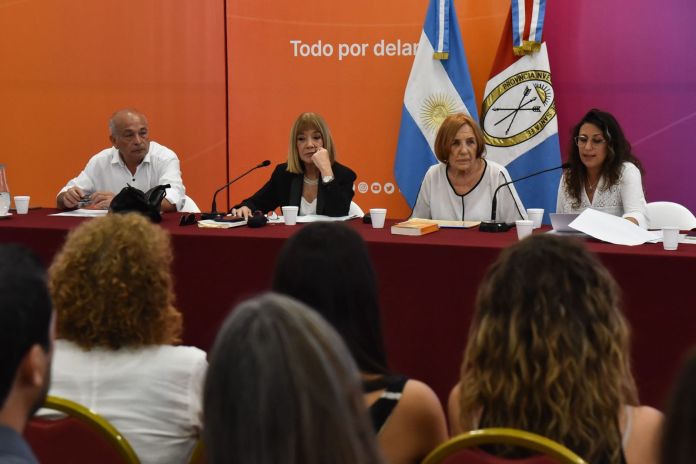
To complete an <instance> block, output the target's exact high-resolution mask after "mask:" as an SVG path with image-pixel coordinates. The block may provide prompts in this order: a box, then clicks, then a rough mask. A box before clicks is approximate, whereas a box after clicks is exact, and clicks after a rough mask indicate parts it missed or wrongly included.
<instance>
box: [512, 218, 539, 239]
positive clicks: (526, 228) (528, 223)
mask: <svg viewBox="0 0 696 464" xmlns="http://www.w3.org/2000/svg"><path fill="white" fill-rule="evenodd" d="M515 226H516V227H517V238H518V239H519V240H522V239H523V238H525V237H527V236H529V235H532V230H533V229H534V221H532V220H529V219H520V220H519V221H515Z"/></svg>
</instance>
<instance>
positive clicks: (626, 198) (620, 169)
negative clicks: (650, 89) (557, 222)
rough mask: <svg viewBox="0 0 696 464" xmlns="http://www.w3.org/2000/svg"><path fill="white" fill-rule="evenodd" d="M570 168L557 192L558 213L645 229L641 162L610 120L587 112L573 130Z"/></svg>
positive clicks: (591, 111)
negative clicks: (606, 217) (597, 214)
mask: <svg viewBox="0 0 696 464" xmlns="http://www.w3.org/2000/svg"><path fill="white" fill-rule="evenodd" d="M569 152H570V154H569V156H568V164H569V165H570V167H568V168H567V169H566V170H565V172H564V173H563V176H562V177H561V183H560V185H559V187H558V201H557V203H556V212H557V213H580V212H582V211H584V210H585V209H587V208H592V209H596V210H598V211H603V212H605V213H609V214H613V215H615V216H622V217H624V218H626V219H628V220H629V221H631V222H633V223H634V224H638V225H639V226H641V227H643V228H647V227H648V217H647V205H646V202H645V195H644V194H643V183H642V181H641V173H642V172H643V168H642V166H641V164H640V161H638V159H637V158H636V157H635V156H634V155H633V153H632V151H631V144H630V143H629V142H628V140H626V137H625V136H624V133H623V131H622V130H621V126H619V123H618V122H617V121H616V119H615V118H614V116H612V115H611V114H609V113H606V112H604V111H600V110H598V109H592V110H590V111H589V112H588V113H587V114H586V115H585V116H584V117H583V118H582V120H581V121H580V122H579V123H578V124H577V126H575V128H574V130H573V140H572V143H571V146H570V150H569Z"/></svg>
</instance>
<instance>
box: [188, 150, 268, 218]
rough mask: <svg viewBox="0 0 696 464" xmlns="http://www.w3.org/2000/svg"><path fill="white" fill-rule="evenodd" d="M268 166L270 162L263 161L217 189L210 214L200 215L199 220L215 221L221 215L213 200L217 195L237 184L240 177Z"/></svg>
mask: <svg viewBox="0 0 696 464" xmlns="http://www.w3.org/2000/svg"><path fill="white" fill-rule="evenodd" d="M269 164H271V162H270V161H269V160H264V161H262V162H261V163H259V164H258V165H256V166H254V167H253V168H251V169H249V170H248V171H247V172H245V173H244V174H242V175H241V176H237V177H235V178H234V179H232V180H231V181H229V182H228V183H226V184H225V185H223V186H222V187H220V188H219V189H217V190H216V191H215V193H214V194H213V204H212V205H211V206H210V213H203V214H201V219H215V218H216V217H219V216H221V215H222V214H221V213H218V210H217V203H216V202H215V199H216V198H217V194H218V193H220V192H222V191H223V190H225V189H226V188H227V187H229V186H230V185H232V184H234V183H235V182H237V181H238V180H239V179H241V178H242V177H244V176H246V175H247V174H249V173H250V172H251V171H254V170H255V169H258V168H265V167H266V166H268V165H269Z"/></svg>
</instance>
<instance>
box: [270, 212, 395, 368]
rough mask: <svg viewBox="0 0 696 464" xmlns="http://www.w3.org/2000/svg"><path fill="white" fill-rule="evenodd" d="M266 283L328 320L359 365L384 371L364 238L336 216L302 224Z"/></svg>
mask: <svg viewBox="0 0 696 464" xmlns="http://www.w3.org/2000/svg"><path fill="white" fill-rule="evenodd" d="M272 286H273V290H274V291H276V292H280V293H285V294H286V295H290V296H292V297H294V298H297V299H298V300H300V301H302V302H304V303H306V304H307V305H309V306H310V307H311V308H313V309H315V310H317V311H318V312H319V313H320V314H321V315H322V316H323V317H324V318H325V319H326V320H327V321H329V323H330V324H332V325H333V327H334V328H335V329H336V330H337V331H338V333H339V334H341V336H342V337H343V340H344V341H345V342H346V344H347V345H348V348H349V349H350V351H351V353H352V354H353V358H354V359H355V361H356V362H357V363H358V367H359V368H360V370H361V371H363V372H368V373H386V372H387V367H386V366H387V361H386V356H385V354H384V344H383V341H382V329H381V322H380V313H379V301H378V290H377V277H376V275H375V271H374V269H373V267H372V262H371V261H370V256H369V255H368V252H367V247H366V246H365V242H364V241H363V239H362V238H361V237H360V235H359V234H358V233H357V232H355V231H354V230H353V229H351V228H349V227H348V226H346V225H344V224H340V223H336V222H317V223H313V224H309V225H306V226H304V227H303V228H302V229H300V230H299V231H298V232H297V233H296V234H295V235H293V236H292V237H290V238H289V239H288V240H287V241H286V242H285V244H284V246H283V248H282V250H281V251H280V255H279V256H278V261H277V262H276V268H275V274H274V277H273V284H272Z"/></svg>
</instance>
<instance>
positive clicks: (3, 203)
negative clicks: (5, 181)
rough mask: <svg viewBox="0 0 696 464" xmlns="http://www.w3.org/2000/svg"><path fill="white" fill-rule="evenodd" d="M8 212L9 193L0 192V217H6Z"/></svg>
mask: <svg viewBox="0 0 696 464" xmlns="http://www.w3.org/2000/svg"><path fill="white" fill-rule="evenodd" d="M9 212H10V192H0V216H7V215H8V213H9Z"/></svg>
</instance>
